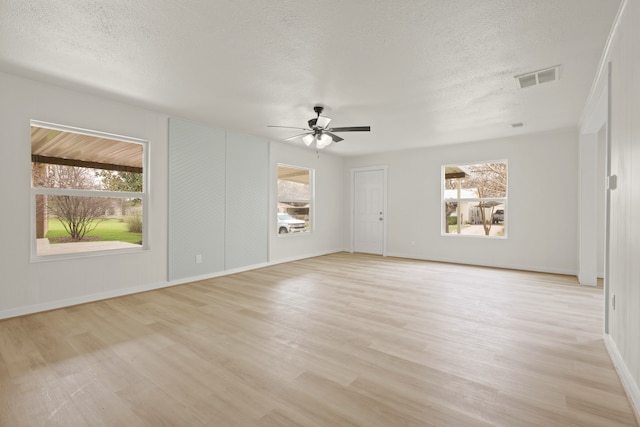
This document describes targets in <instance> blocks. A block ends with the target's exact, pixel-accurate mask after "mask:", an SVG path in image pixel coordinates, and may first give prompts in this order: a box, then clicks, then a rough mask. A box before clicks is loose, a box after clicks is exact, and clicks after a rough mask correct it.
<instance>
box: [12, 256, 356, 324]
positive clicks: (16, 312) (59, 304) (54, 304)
mask: <svg viewBox="0 0 640 427" xmlns="http://www.w3.org/2000/svg"><path fill="white" fill-rule="evenodd" d="M336 252H343V249H336V250H332V251H323V252H318V253H313V254H306V255H300V256H297V257H292V258H287V259H281V260H275V261H270V262H263V263H259V264H254V265H249V266H245V267H240V268H234V269H231V270H224V271H219V272H216V273H212V274H206V275H201V276H194V277H187V278H184V279H178V280H171V281H167V282H160V283H149V284H145V285H139V286H132V287H128V288H122V289H114V290H112V291H106V292H100V293H97V294H89V295H82V296H78V297H73V298H66V299H61V300H56V301H49V302H45V303H40V304H33V305H27V306H23V307H17V308H10V309H6V310H0V320H2V319H9V318H11V317H18V316H24V315H27V314H33V313H39V312H42V311H49V310H55V309H58V308H63V307H70V306H72V305H79V304H86V303H89V302H95V301H100V300H105V299H109V298H116V297H121V296H125V295H131V294H137V293H140V292H147V291H152V290H155V289H162V288H167V287H170V286H176V285H182V284H185V283H189V282H197V281H198V280H206V279H213V278H215V277H220V276H227V275H230V274H236V273H241V272H243V271H249V270H255V269H258V268H262V267H268V266H271V265H276V264H282V263H285V262H290V261H297V260H301V259H306V258H314V257H317V256H322V255H328V254H332V253H336Z"/></svg>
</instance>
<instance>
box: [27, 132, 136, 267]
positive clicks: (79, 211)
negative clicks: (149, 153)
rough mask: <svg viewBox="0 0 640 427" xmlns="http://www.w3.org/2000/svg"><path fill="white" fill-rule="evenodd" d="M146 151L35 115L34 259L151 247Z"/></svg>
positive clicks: (122, 140)
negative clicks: (146, 239)
mask: <svg viewBox="0 0 640 427" xmlns="http://www.w3.org/2000/svg"><path fill="white" fill-rule="evenodd" d="M145 149H146V142H145V141H141V140H137V139H134V138H127V137H121V136H114V135H109V134H104V133H100V132H94V131H86V130H81V129H76V128H70V127H66V126H59V125H53V124H49V123H43V122H37V121H32V122H31V188H32V190H31V191H32V203H33V211H32V212H33V220H32V235H33V236H34V238H33V244H32V259H43V258H44V257H47V258H49V259H50V258H51V257H53V258H55V257H60V256H68V255H69V254H74V255H78V254H82V253H96V252H102V251H117V250H135V249H138V250H139V249H142V248H146V244H145V234H146V223H147V221H146V220H145V218H146V217H147V212H146V208H147V206H148V204H147V192H146V189H145V187H146V185H145V182H146V177H145V167H144V163H145Z"/></svg>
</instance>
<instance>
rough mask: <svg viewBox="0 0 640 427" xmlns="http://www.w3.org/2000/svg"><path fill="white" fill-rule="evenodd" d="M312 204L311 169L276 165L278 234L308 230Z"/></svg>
mask: <svg viewBox="0 0 640 427" xmlns="http://www.w3.org/2000/svg"><path fill="white" fill-rule="evenodd" d="M312 204H313V170H311V169H305V168H299V167H295V166H287V165H278V215H277V216H278V227H277V230H278V234H281V235H282V234H291V233H308V232H310V231H311V224H312V218H311V216H312V211H313V210H312Z"/></svg>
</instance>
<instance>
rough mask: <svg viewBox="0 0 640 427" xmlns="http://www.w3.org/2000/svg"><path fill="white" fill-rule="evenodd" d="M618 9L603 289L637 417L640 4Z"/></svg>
mask: <svg viewBox="0 0 640 427" xmlns="http://www.w3.org/2000/svg"><path fill="white" fill-rule="evenodd" d="M623 5H626V8H625V9H624V13H623V14H622V15H621V19H620V21H619V25H618V27H617V30H616V32H615V35H614V37H613V39H612V44H611V49H610V52H609V58H608V59H609V61H610V62H611V86H610V99H611V104H610V108H611V111H610V117H611V122H610V127H611V140H610V144H611V174H612V175H615V176H617V187H616V188H615V190H612V191H611V192H610V200H611V207H610V223H609V224H610V236H609V239H610V240H609V242H610V257H609V258H610V264H609V271H608V276H609V281H608V283H606V284H605V285H606V286H607V287H608V295H609V297H610V298H609V310H608V317H609V318H608V324H609V335H610V339H611V341H612V342H613V347H614V349H613V354H614V358H618V360H617V361H618V364H619V371H620V372H622V373H623V376H624V379H625V381H626V383H627V386H628V391H629V393H630V395H631V397H632V400H633V401H634V403H635V405H636V409H637V410H638V411H640V262H638V261H639V260H640V0H629V1H627V2H623ZM603 78H606V76H604V77H603ZM614 299H615V306H614Z"/></svg>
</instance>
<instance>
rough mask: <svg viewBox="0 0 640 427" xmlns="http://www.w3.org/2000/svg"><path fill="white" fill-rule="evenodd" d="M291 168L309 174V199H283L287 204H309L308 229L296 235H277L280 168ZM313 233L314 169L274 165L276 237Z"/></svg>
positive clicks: (295, 234) (294, 234) (292, 234)
mask: <svg viewBox="0 0 640 427" xmlns="http://www.w3.org/2000/svg"><path fill="white" fill-rule="evenodd" d="M281 166H282V167H286V168H292V169H300V170H305V171H307V172H308V173H309V199H308V200H307V199H284V200H286V201H288V202H297V203H304V202H306V203H308V204H309V229H308V230H305V231H301V232H297V233H283V234H280V233H279V227H278V225H277V224H278V214H279V213H281V212H280V211H279V208H278V205H279V204H280V200H281V199H280V189H279V186H278V181H279V180H280V177H279V176H280V167H281ZM314 231H315V169H313V168H310V167H305V166H297V165H292V164H288V163H280V162H278V163H277V164H276V235H277V236H278V237H290V236H308V235H310V234H312V233H313V232H314Z"/></svg>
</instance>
